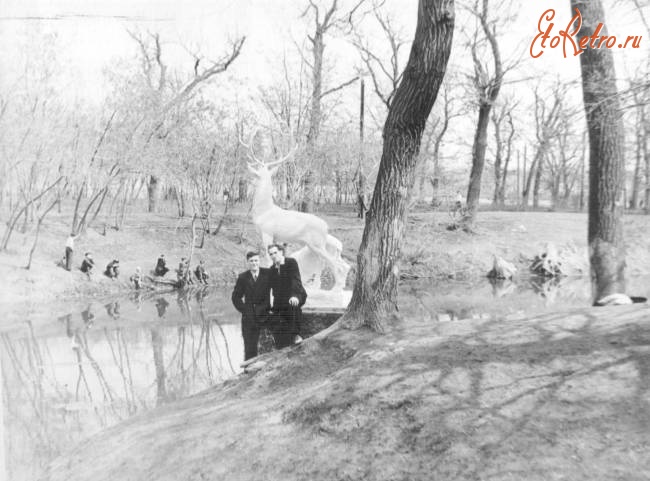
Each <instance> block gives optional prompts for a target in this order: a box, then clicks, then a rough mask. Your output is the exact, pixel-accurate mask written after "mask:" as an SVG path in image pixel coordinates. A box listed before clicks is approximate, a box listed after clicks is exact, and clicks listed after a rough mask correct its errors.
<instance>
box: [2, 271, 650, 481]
mask: <svg viewBox="0 0 650 481" xmlns="http://www.w3.org/2000/svg"><path fill="white" fill-rule="evenodd" d="M649 281H650V279H648V278H636V279H631V280H630V281H629V282H628V285H629V292H630V293H632V294H634V295H639V296H646V297H648V296H650V282H649ZM400 289H401V291H402V296H403V298H404V299H409V300H410V303H411V304H412V305H409V309H408V310H407V311H408V312H409V313H415V315H421V316H424V318H425V319H431V322H432V323H435V322H450V321H454V320H456V319H466V318H484V317H485V316H490V317H495V318H517V317H524V316H530V315H534V314H539V313H543V312H550V311H558V310H563V309H569V308H572V307H584V306H587V305H589V303H590V295H591V294H590V286H589V282H588V280H586V279H563V280H560V281H559V282H558V281H554V280H550V281H548V280H547V281H544V280H539V279H537V280H536V279H531V280H526V281H520V282H519V283H511V282H500V283H494V284H491V283H489V282H488V281H487V280H482V281H480V282H444V283H443V282H431V281H409V282H404V283H402V284H401V286H400ZM53 311H54V310H53V309H52V308H51V306H42V308H39V309H38V314H39V319H38V322H36V321H35V319H32V315H31V314H30V315H26V316H25V318H24V319H23V321H22V322H20V323H17V324H16V323H13V324H12V325H11V326H9V327H5V328H0V335H1V336H2V351H1V355H0V362H1V370H0V375H1V376H2V383H0V390H1V394H2V396H1V397H0V400H1V402H2V409H0V422H1V423H2V426H3V428H4V429H3V430H2V435H1V436H0V478H2V479H16V480H24V481H31V480H36V479H39V478H41V477H42V476H43V474H44V469H45V467H46V466H47V464H48V463H49V462H50V460H51V459H53V458H54V457H56V456H58V455H59V454H61V453H64V452H65V451H66V450H67V449H69V448H71V447H72V446H74V445H75V444H77V443H79V442H80V441H82V440H83V439H85V438H87V437H88V436H90V435H92V434H94V433H96V432H98V431H100V430H102V429H105V428H107V427H109V426H112V425H114V424H116V423H118V422H120V421H123V420H125V419H128V418H129V417H131V416H133V415H135V414H137V413H139V412H142V411H145V410H149V409H152V408H154V407H155V406H159V405H162V404H165V403H168V402H170V401H173V400H175V399H179V398H183V397H186V396H190V395H192V394H194V393H197V392H199V391H202V390H204V389H206V388H208V387H210V386H213V385H215V384H218V383H220V382H222V381H223V380H225V379H227V378H229V377H232V376H234V375H236V374H238V373H239V372H241V368H240V363H241V362H242V361H243V356H244V354H243V343H242V339H241V333H240V318H239V315H238V313H237V312H236V311H235V310H234V308H233V307H232V305H231V303H230V291H225V290H217V289H203V290H198V291H194V292H191V293H189V295H188V294H187V293H186V294H183V293H180V292H171V293H145V294H139V293H138V294H137V295H132V296H130V297H120V298H116V299H112V300H109V301H106V302H98V301H96V300H92V301H88V302H87V303H86V304H84V305H83V307H81V308H79V309H76V310H75V311H74V312H69V313H65V314H63V315H57V314H52V318H51V319H49V320H47V321H46V322H44V321H43V320H42V318H43V317H47V313H48V312H53ZM12 315H13V316H14V317H15V316H16V313H12ZM330 322H331V321H330ZM312 327H313V326H312ZM264 342H268V339H265V340H264Z"/></svg>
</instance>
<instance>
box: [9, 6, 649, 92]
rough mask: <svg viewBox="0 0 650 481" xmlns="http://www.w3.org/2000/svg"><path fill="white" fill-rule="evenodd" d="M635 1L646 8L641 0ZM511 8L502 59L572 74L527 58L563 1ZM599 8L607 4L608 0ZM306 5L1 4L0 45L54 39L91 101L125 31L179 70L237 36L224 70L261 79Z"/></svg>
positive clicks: (408, 14)
mask: <svg viewBox="0 0 650 481" xmlns="http://www.w3.org/2000/svg"><path fill="white" fill-rule="evenodd" d="M641 1H642V3H643V4H644V5H645V6H646V9H647V4H648V2H649V0H641ZM631 2H632V0H624V1H619V2H618V5H624V4H628V5H630V6H631V5H632V3H631ZM519 3H520V6H519V7H518V8H515V9H514V11H515V12H516V13H517V15H518V19H517V21H516V23H515V24H514V25H512V26H511V27H510V28H509V29H508V30H507V31H506V32H504V34H503V35H504V40H505V41H503V42H502V48H503V49H504V53H505V55H504V58H506V59H507V58H513V57H516V58H519V59H521V60H520V62H522V63H524V64H525V65H526V66H527V69H525V70H526V71H536V72H542V73H544V74H547V75H560V76H563V75H567V76H569V77H575V75H577V73H578V71H579V70H578V68H579V67H578V65H579V63H578V61H577V58H564V57H563V55H562V52H561V49H547V50H546V51H545V53H544V54H543V55H542V56H541V57H540V58H538V59H531V58H530V55H529V53H528V49H529V46H530V43H531V41H532V40H533V38H534V36H535V34H536V33H537V31H538V26H537V24H538V22H539V20H540V16H541V15H542V13H543V12H545V11H546V10H548V9H550V8H553V9H555V11H556V18H555V19H554V22H555V23H556V24H557V27H556V29H558V28H559V27H560V26H562V27H563V28H564V26H566V25H567V23H568V20H569V18H570V17H569V6H568V5H569V2H568V0H543V1H535V2H530V1H528V0H521V1H520V2H519ZM605 3H606V6H607V5H610V4H612V3H613V2H612V1H608V0H605ZM306 4H307V2H306V0H189V1H188V0H185V1H183V2H179V1H176V0H108V1H107V0H92V1H91V0H47V1H46V0H0V40H1V41H2V44H3V45H5V46H10V45H12V44H14V45H16V44H18V45H21V39H24V38H25V37H26V36H30V35H31V36H32V37H31V38H33V39H38V36H34V35H37V34H36V32H39V31H40V32H56V34H57V51H56V52H57V56H58V58H59V59H60V60H61V61H62V62H63V63H64V65H66V66H67V70H70V71H72V72H74V74H73V75H74V81H75V82H74V83H75V86H76V88H75V95H78V96H80V97H81V98H87V99H93V98H98V97H100V96H101V93H102V90H103V88H104V78H103V74H102V70H103V69H104V68H106V67H109V68H110V66H111V65H112V64H113V63H114V62H115V60H116V59H117V58H120V57H128V56H133V55H134V54H135V44H134V42H133V40H132V39H131V38H130V37H129V36H128V34H127V29H131V30H139V31H155V32H159V33H160V34H161V38H162V39H163V40H164V41H165V42H166V43H167V48H168V52H169V55H170V57H169V58H170V62H172V63H174V62H178V63H179V64H180V63H181V62H183V61H185V62H189V60H188V57H187V52H186V49H188V50H192V51H193V52H197V51H201V52H203V53H206V54H211V55H212V56H216V55H218V53H219V52H222V51H223V48H224V45H226V43H227V41H228V39H232V38H235V37H238V36H240V35H246V37H247V40H246V44H245V48H244V52H243V54H242V56H241V57H240V59H238V61H237V62H236V65H234V66H233V67H234V68H233V71H234V72H235V74H236V75H239V76H241V77H242V78H243V79H250V78H252V77H258V78H260V79H263V77H264V75H265V72H268V71H269V69H270V68H272V67H273V64H274V63H277V61H278V58H279V56H280V55H282V54H283V52H286V51H288V50H290V51H295V46H294V42H298V43H300V42H302V41H304V33H305V25H306V23H307V22H306V20H305V19H303V18H300V15H301V13H302V12H303V10H304V8H305V5H306ZM388 4H389V5H391V2H388ZM630 6H628V7H625V6H619V7H617V8H609V9H608V11H607V15H608V18H607V21H608V25H609V26H610V28H609V30H610V33H614V34H617V35H620V36H627V35H644V34H645V27H644V25H643V23H641V22H640V21H639V16H638V14H637V13H636V12H635V11H634V10H633V9H632V8H631V7H630ZM416 7H417V2H416V1H415V0H412V1H408V2H407V1H405V0H400V1H399V2H394V3H393V4H392V8H393V9H394V10H395V16H396V23H397V24H400V25H403V28H404V31H405V35H406V36H407V38H409V39H410V38H411V37H412V32H413V30H414V25H415V12H416ZM649 13H650V12H649ZM457 18H458V19H462V13H457ZM457 27H459V28H457V31H456V37H457V38H458V37H459V35H462V33H460V32H461V30H460V29H461V28H462V27H463V23H462V20H461V22H460V23H459V24H458V25H457ZM465 27H466V25H465ZM644 36H645V35H644ZM23 41H24V40H23ZM649 41H650V38H643V39H642V41H641V48H640V49H624V50H617V49H614V52H615V57H616V60H617V64H618V65H619V70H621V72H620V74H619V75H623V74H624V72H625V71H626V70H628V71H630V70H634V65H636V64H637V62H639V61H640V59H643V58H645V57H644V56H647V55H648V42H649ZM37 43H38V40H33V41H32V42H31V43H30V42H28V43H27V45H25V46H24V48H19V49H16V50H14V49H11V48H9V49H3V50H4V52H3V53H2V54H1V55H0V59H1V60H2V63H3V67H2V70H3V72H4V74H3V75H5V76H10V75H11V74H12V73H16V72H12V69H13V68H15V67H18V66H21V65H23V64H24V63H25V62H29V60H28V59H29V58H30V53H29V50H30V49H36V50H38V48H39V45H37ZM23 45H24V44H23ZM328 49H329V50H328V53H330V54H331V55H335V56H336V58H337V59H338V60H337V63H338V64H346V63H347V64H349V65H351V66H352V65H354V64H358V58H357V55H356V53H355V52H354V50H353V49H352V48H351V47H350V46H349V45H348V44H347V43H345V42H344V41H339V40H332V39H330V40H329V42H328ZM452 58H453V57H452ZM456 60H457V61H460V62H463V61H464V60H463V59H462V58H460V59H459V58H457V59H456ZM522 71H523V70H522ZM261 81H263V80H261Z"/></svg>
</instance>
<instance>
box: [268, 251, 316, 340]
mask: <svg viewBox="0 0 650 481" xmlns="http://www.w3.org/2000/svg"><path fill="white" fill-rule="evenodd" d="M268 253H269V256H270V257H271V261H272V262H273V265H272V266H271V290H272V291H273V308H272V311H273V322H272V323H271V332H272V333H273V338H274V340H275V347H277V348H278V349H281V348H283V347H286V346H290V345H292V344H298V343H299V342H301V341H302V337H300V322H301V320H302V311H301V309H300V308H301V307H302V306H303V304H304V303H305V301H306V300H307V293H306V292H305V288H304V287H303V285H302V280H301V279H300V268H299V267H298V262H296V260H295V259H294V258H292V257H284V246H281V245H278V244H271V245H270V246H269V247H268Z"/></svg>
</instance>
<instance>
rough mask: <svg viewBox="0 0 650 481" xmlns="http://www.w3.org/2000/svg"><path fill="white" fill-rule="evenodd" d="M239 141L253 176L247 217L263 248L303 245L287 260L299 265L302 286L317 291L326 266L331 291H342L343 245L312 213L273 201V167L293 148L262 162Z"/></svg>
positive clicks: (345, 265) (344, 274)
mask: <svg viewBox="0 0 650 481" xmlns="http://www.w3.org/2000/svg"><path fill="white" fill-rule="evenodd" d="M239 141H240V143H241V144H242V145H243V146H244V147H246V148H247V150H248V152H247V154H248V157H249V158H250V159H251V160H252V161H253V162H254V163H250V162H249V163H248V170H249V171H250V172H251V173H252V174H253V176H254V185H255V193H254V194H253V207H252V209H251V215H252V217H253V223H254V224H255V226H256V227H257V230H258V231H259V233H260V234H261V236H262V241H263V243H264V246H268V245H269V244H271V243H272V242H291V243H295V244H301V245H303V246H304V247H302V248H301V249H299V250H298V251H296V252H294V253H293V254H292V256H291V257H294V258H295V259H296V261H297V262H298V265H299V266H300V273H301V276H302V279H303V283H304V284H305V287H312V288H314V289H320V276H321V272H322V270H323V268H324V267H325V266H328V267H329V268H330V269H331V270H332V274H333V275H334V287H333V289H332V290H342V289H343V287H344V286H345V280H346V277H347V275H348V271H349V270H350V265H349V264H348V263H347V262H345V260H343V259H342V258H341V251H342V249H343V245H342V244H341V241H339V240H338V239H337V238H336V237H334V236H332V235H330V234H329V233H328V227H327V223H326V222H325V221H324V220H323V219H321V218H319V217H316V216H315V215H313V214H306V213H304V212H298V211H295V210H287V209H283V208H281V207H279V206H277V205H275V203H274V202H273V184H272V182H271V178H272V176H273V174H274V173H275V172H276V170H277V167H276V166H277V165H279V164H281V163H282V162H284V161H286V160H287V159H288V158H289V157H290V156H291V155H292V154H293V153H294V151H295V148H294V149H293V150H292V151H291V152H289V154H287V155H286V156H285V157H284V158H282V159H280V160H276V161H274V162H268V163H265V162H262V161H261V160H259V159H258V158H257V157H256V156H255V154H254V153H253V149H252V148H251V147H250V146H249V145H247V144H245V143H244V142H243V141H242V140H241V139H239Z"/></svg>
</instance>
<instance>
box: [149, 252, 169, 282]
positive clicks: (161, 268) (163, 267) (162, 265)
mask: <svg viewBox="0 0 650 481" xmlns="http://www.w3.org/2000/svg"><path fill="white" fill-rule="evenodd" d="M168 272H169V267H167V260H166V259H165V254H160V257H159V258H158V260H157V261H156V268H155V269H154V270H153V273H154V275H155V276H159V277H163V276H164V275H165V274H167V273H168Z"/></svg>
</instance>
